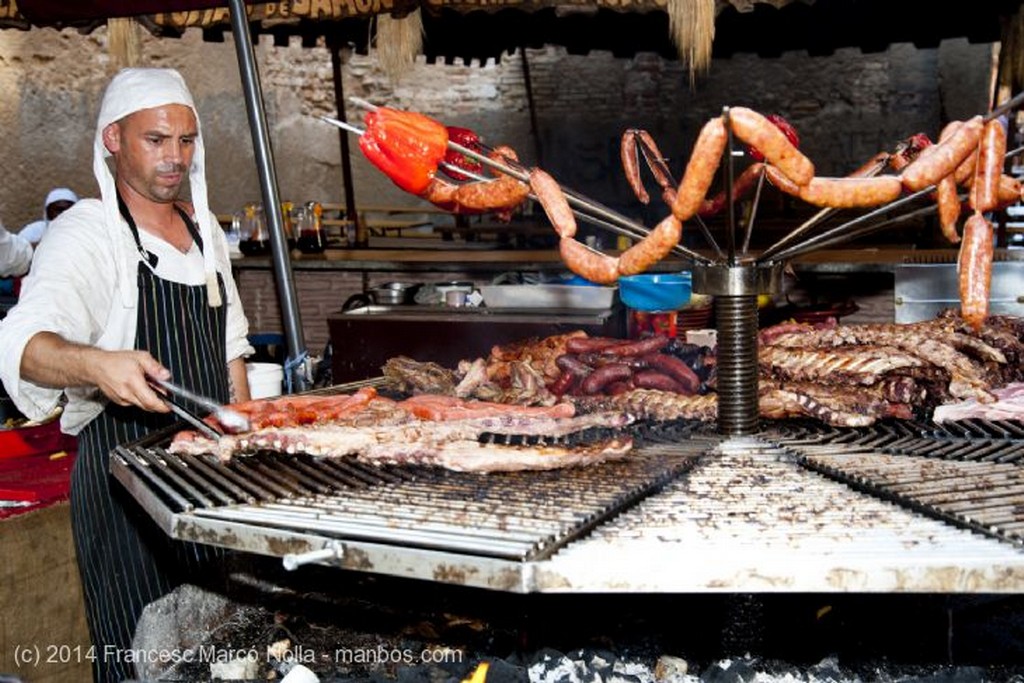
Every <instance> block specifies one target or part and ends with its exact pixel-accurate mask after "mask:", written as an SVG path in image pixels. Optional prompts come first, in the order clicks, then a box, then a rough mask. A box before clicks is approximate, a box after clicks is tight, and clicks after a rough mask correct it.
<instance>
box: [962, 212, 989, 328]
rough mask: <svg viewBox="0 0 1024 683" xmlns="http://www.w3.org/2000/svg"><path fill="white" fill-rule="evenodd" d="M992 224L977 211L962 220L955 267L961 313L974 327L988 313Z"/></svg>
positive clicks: (980, 322)
mask: <svg viewBox="0 0 1024 683" xmlns="http://www.w3.org/2000/svg"><path fill="white" fill-rule="evenodd" d="M992 251H993V245H992V224H991V223H989V222H988V221H987V220H986V219H985V216H983V215H982V214H980V213H974V214H971V217H970V218H968V219H967V223H966V224H964V241H963V244H961V245H960V256H959V259H958V261H957V270H958V271H959V273H960V315H962V316H963V319H964V320H965V321H967V323H968V324H969V325H971V327H973V328H974V329H975V330H979V329H980V328H981V325H982V323H984V322H985V317H986V316H987V315H988V295H989V288H990V287H991V284H992Z"/></svg>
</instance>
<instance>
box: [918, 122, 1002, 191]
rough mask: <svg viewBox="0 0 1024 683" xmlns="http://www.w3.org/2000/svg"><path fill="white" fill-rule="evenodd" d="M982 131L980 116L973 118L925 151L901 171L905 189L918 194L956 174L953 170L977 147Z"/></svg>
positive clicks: (982, 125) (982, 124)
mask: <svg viewBox="0 0 1024 683" xmlns="http://www.w3.org/2000/svg"><path fill="white" fill-rule="evenodd" d="M983 127H984V123H983V122H982V120H981V116H975V117H974V118H972V119H970V120H968V121H964V122H963V124H962V125H960V126H958V127H957V128H956V130H954V131H953V132H952V134H950V136H949V137H948V138H946V139H945V140H943V141H942V142H940V143H939V144H937V145H932V146H931V147H928V148H926V149H925V150H924V151H923V152H921V154H920V156H918V157H917V159H915V160H914V162H913V163H911V164H910V165H909V166H907V167H906V168H905V169H903V173H902V174H901V175H900V177H901V178H902V180H903V185H904V187H906V188H907V189H908V190H910V191H911V192H917V191H918V190H923V189H924V188H926V187H928V186H929V185H934V184H936V183H937V182H939V181H940V180H941V179H942V178H943V177H944V176H947V175H949V174H950V173H953V172H954V171H956V167H957V166H959V165H960V164H961V163H963V161H964V159H966V158H967V157H968V156H970V154H971V152H973V151H974V150H975V149H976V148H977V147H978V142H979V140H980V139H981V131H982V128H983Z"/></svg>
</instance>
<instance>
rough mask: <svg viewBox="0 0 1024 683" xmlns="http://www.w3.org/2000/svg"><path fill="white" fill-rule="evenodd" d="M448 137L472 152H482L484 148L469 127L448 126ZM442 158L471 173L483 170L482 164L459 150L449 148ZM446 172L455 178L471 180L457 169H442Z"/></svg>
mask: <svg viewBox="0 0 1024 683" xmlns="http://www.w3.org/2000/svg"><path fill="white" fill-rule="evenodd" d="M448 139H449V140H451V141H452V142H456V143H458V144H460V145H462V146H463V147H468V148H469V149H471V150H473V151H474V152H481V153H482V152H483V151H484V148H483V146H482V145H481V144H480V136H479V135H477V134H476V133H475V132H473V131H472V130H470V129H469V128H460V127H459V126H448ZM444 160H445V161H446V162H448V164H450V165H451V166H457V167H458V168H461V169H465V170H466V171H470V172H471V173H477V174H479V173H481V172H482V171H483V170H484V165H483V164H482V163H480V162H479V161H477V160H476V159H472V158H470V157H467V156H466V155H465V154H463V153H461V152H456V151H455V150H453V149H449V150H448V151H447V152H446V153H445V155H444ZM444 172H445V173H446V174H448V175H449V176H451V177H452V178H453V179H455V180H471V179H472V178H470V177H469V176H467V175H465V174H462V173H459V172H458V171H455V170H452V169H451V168H446V169H445V171H444Z"/></svg>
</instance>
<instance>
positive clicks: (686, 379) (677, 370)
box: [643, 353, 700, 394]
mask: <svg viewBox="0 0 1024 683" xmlns="http://www.w3.org/2000/svg"><path fill="white" fill-rule="evenodd" d="M643 358H644V360H646V361H647V364H648V365H649V366H650V367H651V368H652V369H655V370H660V371H661V372H664V373H665V374H667V375H669V376H671V377H672V379H674V380H676V381H677V382H679V384H680V385H681V386H682V388H683V393H687V394H696V393H697V392H698V391H699V390H700V378H699V377H697V373H695V372H694V371H693V370H692V369H691V368H690V366H689V365H687V364H686V363H684V362H683V361H682V360H680V359H679V358H676V357H675V356H670V355H669V354H667V353H650V354H647V355H645V356H644V357H643Z"/></svg>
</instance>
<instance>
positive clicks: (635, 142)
mask: <svg viewBox="0 0 1024 683" xmlns="http://www.w3.org/2000/svg"><path fill="white" fill-rule="evenodd" d="M641 153H643V155H644V160H645V161H646V162H647V167H648V168H649V169H651V173H653V174H654V180H655V181H656V182H657V183H658V185H659V186H660V187H661V189H662V191H669V192H671V193H672V196H675V189H674V188H673V187H672V185H673V182H672V179H671V178H669V177H668V176H666V175H665V174H664V173H663V168H662V165H661V164H662V163H663V160H664V158H665V157H664V155H663V154H662V153H661V150H660V149H658V143H657V142H655V141H654V138H653V137H651V134H650V133H648V132H647V131H646V130H643V129H642V128H630V129H629V130H627V131H626V132H625V133H623V134H622V142H621V144H620V145H619V155H620V157H621V158H622V168H623V169H625V171H626V180H628V181H629V186H630V187H631V188H632V189H633V194H635V195H636V198H637V199H639V200H640V201H641V202H642V203H643V204H647V203H648V202H650V200H651V198H650V195H648V194H647V190H646V188H644V184H643V181H642V180H641V179H640V154H641ZM652 157H654V158H652Z"/></svg>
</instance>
